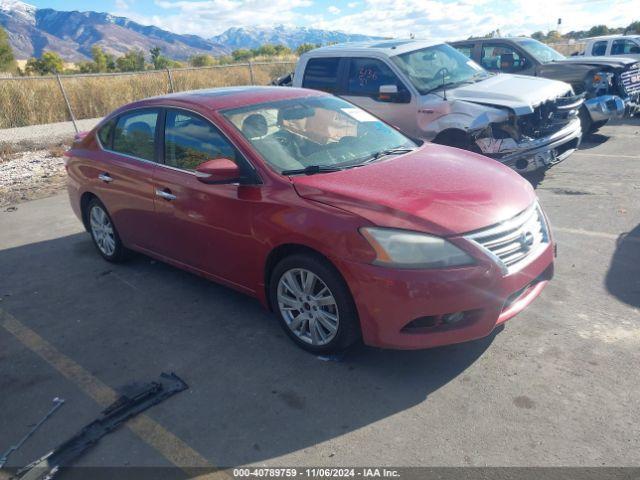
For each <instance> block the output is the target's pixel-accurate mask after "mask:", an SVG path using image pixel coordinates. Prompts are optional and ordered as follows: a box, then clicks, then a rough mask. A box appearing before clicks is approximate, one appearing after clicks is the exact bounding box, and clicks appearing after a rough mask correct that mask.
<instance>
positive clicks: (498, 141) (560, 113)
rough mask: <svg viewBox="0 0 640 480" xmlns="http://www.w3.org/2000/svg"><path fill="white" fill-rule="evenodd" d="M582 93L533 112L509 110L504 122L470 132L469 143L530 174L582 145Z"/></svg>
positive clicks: (486, 153)
mask: <svg viewBox="0 0 640 480" xmlns="http://www.w3.org/2000/svg"><path fill="white" fill-rule="evenodd" d="M583 101H584V99H583V96H582V95H567V96H564V97H561V98H558V99H556V100H553V101H547V102H544V103H543V104H541V105H538V106H537V107H536V108H535V109H534V111H533V112H532V113H529V114H526V115H520V116H518V115H516V114H515V113H513V112H509V113H508V118H507V119H506V120H505V121H502V122H496V123H490V124H489V125H487V126H486V127H484V128H481V129H477V130H474V131H470V132H469V133H468V134H469V136H470V144H471V145H472V146H473V147H475V148H474V150H475V149H477V150H476V151H479V152H480V153H482V154H483V155H485V156H487V157H490V158H493V159H495V160H498V161H500V162H501V163H504V164H505V165H507V166H509V167H511V168H512V169H514V170H516V171H518V172H520V173H527V172H532V171H535V170H538V169H541V168H546V167H549V166H551V165H554V164H556V163H558V162H561V161H562V160H564V159H565V158H567V157H568V156H569V155H571V153H573V152H574V151H575V150H576V149H577V148H578V146H579V145H580V139H581V137H582V130H581V127H580V120H579V118H578V111H579V108H580V106H581V105H582V103H583Z"/></svg>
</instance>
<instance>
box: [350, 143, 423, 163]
mask: <svg viewBox="0 0 640 480" xmlns="http://www.w3.org/2000/svg"><path fill="white" fill-rule="evenodd" d="M414 150H415V148H411V147H395V148H388V149H386V150H380V151H379V152H375V153H373V154H372V155H371V156H370V157H369V158H367V159H366V160H365V161H364V162H362V163H359V164H357V165H354V167H359V166H360V165H364V164H365V163H370V162H374V161H376V160H378V159H379V158H380V157H386V156H387V155H401V154H403V153H409V152H413V151H414Z"/></svg>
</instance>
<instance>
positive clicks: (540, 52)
mask: <svg viewBox="0 0 640 480" xmlns="http://www.w3.org/2000/svg"><path fill="white" fill-rule="evenodd" d="M518 43H519V44H520V46H521V47H522V48H524V49H525V50H526V52H527V53H528V54H529V55H531V56H532V57H533V58H535V59H536V60H538V61H539V62H540V63H549V62H555V61H557V60H564V59H565V58H566V57H565V56H564V55H562V54H561V53H559V52H557V51H555V50H554V49H553V48H551V47H549V46H547V45H545V44H544V43H541V42H539V41H537V40H534V39H532V38H527V39H526V40H520V41H519V42H518Z"/></svg>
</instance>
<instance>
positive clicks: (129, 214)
mask: <svg viewBox="0 0 640 480" xmlns="http://www.w3.org/2000/svg"><path fill="white" fill-rule="evenodd" d="M158 118H159V110H158V109H154V108H144V109H137V110H132V111H127V112H125V113H123V114H121V115H119V116H118V117H117V118H115V119H113V120H112V121H110V122H109V123H107V124H106V125H105V126H103V127H102V128H101V129H100V130H99V131H98V139H99V141H100V146H101V149H102V150H101V151H100V152H99V153H98V154H97V156H96V157H97V158H96V159H95V160H97V161H96V162H92V163H91V165H90V167H89V166H88V167H87V168H88V175H87V176H88V177H90V179H91V181H92V183H93V185H92V186H91V190H92V191H93V192H94V193H95V194H96V195H97V196H98V198H99V199H100V200H101V201H102V202H103V203H104V205H105V207H106V208H107V210H108V212H109V214H110V215H111V218H112V219H113V221H114V223H115V226H116V228H117V229H118V232H119V234H120V237H121V238H122V240H123V242H124V243H125V244H126V245H127V246H130V247H136V246H138V247H142V248H147V247H148V246H149V245H150V243H149V240H150V238H152V237H153V235H154V233H155V231H156V223H155V217H154V201H153V175H154V172H155V170H156V163H155V162H156V159H157V152H156V148H155V145H156V143H155V142H156V137H157V134H158V129H157V121H158Z"/></svg>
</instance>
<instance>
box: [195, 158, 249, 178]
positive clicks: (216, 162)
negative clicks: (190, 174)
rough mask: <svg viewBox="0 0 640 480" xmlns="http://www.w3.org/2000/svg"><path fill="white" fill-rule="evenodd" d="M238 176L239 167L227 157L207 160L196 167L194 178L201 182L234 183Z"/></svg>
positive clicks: (239, 175) (239, 174)
mask: <svg viewBox="0 0 640 480" xmlns="http://www.w3.org/2000/svg"><path fill="white" fill-rule="evenodd" d="M240 177H241V173H240V168H238V165H236V163H235V162H233V161H231V160H229V159H228V158H215V159H213V160H208V161H206V162H204V163H202V164H200V165H199V166H198V168H196V178H197V179H198V180H200V181H201V182H202V183H234V182H238V181H239V180H240Z"/></svg>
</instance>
